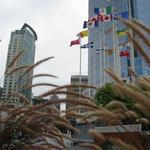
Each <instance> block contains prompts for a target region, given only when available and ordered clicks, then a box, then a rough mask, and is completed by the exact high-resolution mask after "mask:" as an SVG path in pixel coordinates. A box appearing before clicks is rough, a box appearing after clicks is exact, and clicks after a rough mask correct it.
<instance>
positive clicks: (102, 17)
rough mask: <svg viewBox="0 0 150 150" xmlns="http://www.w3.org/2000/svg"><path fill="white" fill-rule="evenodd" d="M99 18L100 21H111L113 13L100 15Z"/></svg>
mask: <svg viewBox="0 0 150 150" xmlns="http://www.w3.org/2000/svg"><path fill="white" fill-rule="evenodd" d="M98 18H99V20H100V21H103V22H109V21H111V20H112V15H111V14H110V15H99V16H98Z"/></svg>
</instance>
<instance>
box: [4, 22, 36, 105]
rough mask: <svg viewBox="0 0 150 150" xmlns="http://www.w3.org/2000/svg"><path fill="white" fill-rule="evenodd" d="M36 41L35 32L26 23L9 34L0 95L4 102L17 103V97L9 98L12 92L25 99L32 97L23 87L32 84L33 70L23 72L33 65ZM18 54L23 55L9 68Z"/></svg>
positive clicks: (28, 89) (29, 89) (29, 90)
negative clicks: (0, 94) (0, 93)
mask: <svg viewBox="0 0 150 150" xmlns="http://www.w3.org/2000/svg"><path fill="white" fill-rule="evenodd" d="M36 40H37V34H36V32H35V31H34V30H33V28H32V27H31V26H29V25H28V24H26V23H25V24H24V25H23V26H22V28H21V29H20V30H15V31H13V32H11V37H10V42H9V46H8V54H7V62H6V71H5V77H4V86H3V94H2V98H3V99H4V100H9V101H11V102H18V100H19V99H18V98H17V97H14V96H11V94H13V93H14V92H18V93H21V94H23V95H24V96H26V97H27V98H31V97H32V92H31V88H25V87H24V85H25V84H32V75H33V70H30V71H29V72H27V73H25V72H26V70H27V68H29V66H30V65H33V63H34V57H35V41H36ZM20 52H23V53H22V54H21V55H20V57H19V58H17V60H16V61H15V62H14V63H13V65H12V66H11V67H9V66H10V64H11V62H12V60H13V59H14V58H15V56H16V55H17V54H19V53H20ZM21 66H23V67H22V69H20V70H16V71H15V72H12V70H14V69H16V68H19V67H21ZM11 72H12V73H11Z"/></svg>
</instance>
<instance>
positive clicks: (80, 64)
mask: <svg viewBox="0 0 150 150" xmlns="http://www.w3.org/2000/svg"><path fill="white" fill-rule="evenodd" d="M79 41H80V62H79V84H81V67H82V48H81V45H82V44H81V37H80V38H79ZM81 93H82V91H81V87H80V86H79V94H81Z"/></svg>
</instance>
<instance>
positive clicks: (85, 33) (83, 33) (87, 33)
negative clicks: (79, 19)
mask: <svg viewBox="0 0 150 150" xmlns="http://www.w3.org/2000/svg"><path fill="white" fill-rule="evenodd" d="M88 35H89V30H84V31H82V32H80V33H78V34H77V36H78V37H80V38H83V37H87V36H88Z"/></svg>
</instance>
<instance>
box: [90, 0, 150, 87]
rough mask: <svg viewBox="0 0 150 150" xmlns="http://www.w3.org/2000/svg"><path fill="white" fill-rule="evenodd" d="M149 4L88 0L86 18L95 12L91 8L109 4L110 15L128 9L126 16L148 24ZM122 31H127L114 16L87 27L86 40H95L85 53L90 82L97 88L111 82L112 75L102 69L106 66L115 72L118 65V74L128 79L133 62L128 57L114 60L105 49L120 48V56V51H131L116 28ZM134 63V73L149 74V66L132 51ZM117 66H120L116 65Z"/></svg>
mask: <svg viewBox="0 0 150 150" xmlns="http://www.w3.org/2000/svg"><path fill="white" fill-rule="evenodd" d="M149 5H150V1H149V0H142V1H141V0H89V19H90V18H92V17H93V16H95V15H96V14H95V12H94V8H99V9H102V8H107V7H112V8H113V12H112V16H114V14H119V13H123V12H127V13H128V17H132V18H136V19H137V20H139V21H142V22H143V23H145V24H147V25H150V16H149V15H148V12H149V8H148V6H149ZM123 30H127V27H126V26H125V25H124V24H122V23H121V22H120V21H118V20H115V19H112V21H105V22H104V21H99V27H95V28H90V29H89V42H91V41H94V43H95V45H94V48H90V49H89V52H88V76H89V83H90V84H93V85H96V86H98V87H99V86H103V85H105V83H107V82H111V78H110V77H109V76H108V75H106V73H105V72H104V68H108V67H109V68H112V69H113V70H114V71H116V68H119V69H118V71H119V72H118V73H119V74H120V77H121V78H122V79H123V80H128V81H129V80H130V77H129V73H128V67H129V66H131V64H132V62H131V59H130V57H127V56H123V57H119V61H118V62H117V61H116V63H114V62H115V61H114V60H115V59H116V57H115V55H114V52H113V53H112V54H110V55H109V52H108V50H112V49H113V50H114V49H115V48H116V49H119V52H118V53H119V56H120V54H121V53H120V52H121V51H126V50H127V51H128V52H129V54H130V52H131V48H132V46H131V45H130V43H128V37H127V35H125V36H118V35H117V31H123ZM121 44H122V45H121ZM97 52H98V53H97ZM148 53H149V52H148V51H147V54H148ZM133 62H134V63H133V64H134V68H135V71H136V73H137V75H139V76H140V75H150V68H149V67H148V65H147V64H146V62H145V61H144V59H143V58H142V56H141V55H140V54H138V53H137V52H136V51H134V61H133ZM117 65H118V66H119V67H116V66H117Z"/></svg>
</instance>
